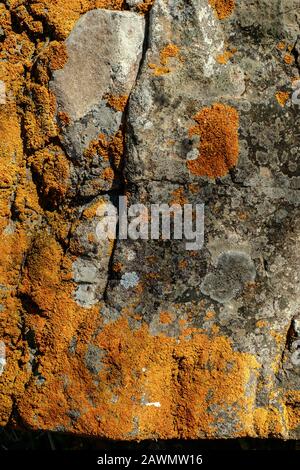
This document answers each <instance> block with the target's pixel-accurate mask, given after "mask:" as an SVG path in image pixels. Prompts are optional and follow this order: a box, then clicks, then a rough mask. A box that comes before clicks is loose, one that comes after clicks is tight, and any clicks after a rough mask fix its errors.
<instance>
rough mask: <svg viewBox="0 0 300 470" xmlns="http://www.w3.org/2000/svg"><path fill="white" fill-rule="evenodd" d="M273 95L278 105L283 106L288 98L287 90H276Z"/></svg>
mask: <svg viewBox="0 0 300 470" xmlns="http://www.w3.org/2000/svg"><path fill="white" fill-rule="evenodd" d="M275 96H276V99H277V101H278V103H279V104H280V106H281V107H282V108H284V106H285V105H286V103H287V102H288V100H289V98H290V93H289V92H288V91H278V92H277V93H276V95H275Z"/></svg>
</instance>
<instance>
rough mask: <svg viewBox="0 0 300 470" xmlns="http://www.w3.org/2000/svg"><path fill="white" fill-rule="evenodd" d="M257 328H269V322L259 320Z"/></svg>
mask: <svg viewBox="0 0 300 470" xmlns="http://www.w3.org/2000/svg"><path fill="white" fill-rule="evenodd" d="M256 326H257V328H265V327H266V326H268V322H267V321H266V320H258V321H257V322H256Z"/></svg>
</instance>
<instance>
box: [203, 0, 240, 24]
mask: <svg viewBox="0 0 300 470" xmlns="http://www.w3.org/2000/svg"><path fill="white" fill-rule="evenodd" d="M209 3H210V5H211V6H212V8H213V9H214V10H215V12H216V15H217V17H218V18H219V20H224V19H226V18H228V17H229V16H230V15H231V14H232V13H233V10H234V8H235V0H209Z"/></svg>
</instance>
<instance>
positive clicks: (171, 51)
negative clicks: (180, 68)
mask: <svg viewBox="0 0 300 470" xmlns="http://www.w3.org/2000/svg"><path fill="white" fill-rule="evenodd" d="M178 57H179V47H178V46H176V44H173V43H170V44H167V45H166V46H165V47H164V48H163V50H162V51H161V52H160V54H159V62H160V64H159V65H157V64H154V63H149V64H148V67H149V68H150V69H152V70H153V74H154V75H155V76H157V77H159V76H161V75H165V74H167V73H170V72H171V71H172V69H171V68H170V67H169V61H170V59H171V58H178Z"/></svg>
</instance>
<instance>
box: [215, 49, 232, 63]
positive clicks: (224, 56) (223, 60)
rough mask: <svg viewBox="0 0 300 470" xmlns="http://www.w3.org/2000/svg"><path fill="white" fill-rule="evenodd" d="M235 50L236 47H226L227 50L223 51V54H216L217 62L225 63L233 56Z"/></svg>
mask: <svg viewBox="0 0 300 470" xmlns="http://www.w3.org/2000/svg"><path fill="white" fill-rule="evenodd" d="M236 52H237V49H236V48H235V47H233V48H231V49H228V50H227V51H225V52H223V54H219V55H217V57H216V61H217V62H218V63H219V64H222V65H226V64H227V62H228V61H229V60H230V59H231V58H232V57H233V56H234V54H235V53H236Z"/></svg>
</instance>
